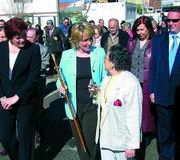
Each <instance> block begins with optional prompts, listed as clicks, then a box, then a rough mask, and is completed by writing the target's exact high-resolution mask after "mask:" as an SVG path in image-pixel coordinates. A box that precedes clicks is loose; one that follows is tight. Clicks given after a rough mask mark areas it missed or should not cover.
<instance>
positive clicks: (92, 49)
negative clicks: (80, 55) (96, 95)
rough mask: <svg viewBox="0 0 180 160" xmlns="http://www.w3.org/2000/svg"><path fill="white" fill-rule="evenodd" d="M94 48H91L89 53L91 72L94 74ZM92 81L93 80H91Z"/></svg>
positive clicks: (95, 53)
mask: <svg viewBox="0 0 180 160" xmlns="http://www.w3.org/2000/svg"><path fill="white" fill-rule="evenodd" d="M95 51H96V50H95V48H94V47H91V51H90V61H91V72H95V68H96V66H95V64H96V61H97V58H98V57H97V55H98V54H97V52H95ZM92 76H93V74H92ZM93 79H94V78H93Z"/></svg>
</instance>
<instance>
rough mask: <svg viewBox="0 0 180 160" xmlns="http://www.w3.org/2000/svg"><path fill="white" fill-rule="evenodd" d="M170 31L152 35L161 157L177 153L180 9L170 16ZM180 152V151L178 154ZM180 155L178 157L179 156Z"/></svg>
mask: <svg viewBox="0 0 180 160" xmlns="http://www.w3.org/2000/svg"><path fill="white" fill-rule="evenodd" d="M167 21H168V27H169V33H167V34H162V35H160V36H157V37H155V38H154V39H153V42H152V59H151V66H150V93H151V94H150V99H151V101H152V102H153V103H155V104H156V111H157V142H158V149H159V160H172V159H173V158H174V157H175V149H176V151H177V152H176V153H178V150H179V149H178V148H179V147H178V146H179V133H178V132H175V131H178V128H177V127H178V126H179V125H177V117H178V116H176V114H178V113H179V107H180V105H179V104H180V103H179V100H178V97H177V95H179V88H180V47H179V43H180V10H179V9H176V10H171V11H169V13H168V16H167ZM176 156H177V154H176ZM176 159H178V158H176Z"/></svg>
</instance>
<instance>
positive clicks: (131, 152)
mask: <svg viewBox="0 0 180 160" xmlns="http://www.w3.org/2000/svg"><path fill="white" fill-rule="evenodd" d="M125 156H126V158H127V159H128V158H133V157H134V156H135V150H134V149H126V150H125Z"/></svg>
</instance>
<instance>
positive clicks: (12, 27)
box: [4, 18, 28, 39]
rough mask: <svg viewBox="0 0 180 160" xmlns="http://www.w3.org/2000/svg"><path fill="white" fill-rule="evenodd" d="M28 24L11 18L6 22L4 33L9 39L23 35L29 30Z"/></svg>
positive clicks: (19, 19)
mask: <svg viewBox="0 0 180 160" xmlns="http://www.w3.org/2000/svg"><path fill="white" fill-rule="evenodd" d="M27 27H28V26H27V24H26V22H24V20H23V19H21V18H11V19H10V20H8V21H7V22H5V26H4V31H5V34H6V37H7V38H8V39H12V38H13V37H14V36H17V35H21V34H22V32H23V31H25V30H27Z"/></svg>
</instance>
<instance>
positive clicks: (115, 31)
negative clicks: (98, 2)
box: [101, 18, 129, 53]
mask: <svg viewBox="0 0 180 160" xmlns="http://www.w3.org/2000/svg"><path fill="white" fill-rule="evenodd" d="M108 30H109V31H108V32H105V33H104V34H103V35H102V38H101V47H103V48H104V50H105V52H106V53H107V52H108V51H109V49H110V48H111V47H112V46H114V45H116V44H121V45H122V46H123V47H127V43H128V39H129V36H128V34H127V33H126V32H124V31H122V30H120V29H119V21H118V19H115V18H111V19H110V20H109V21H108Z"/></svg>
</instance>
